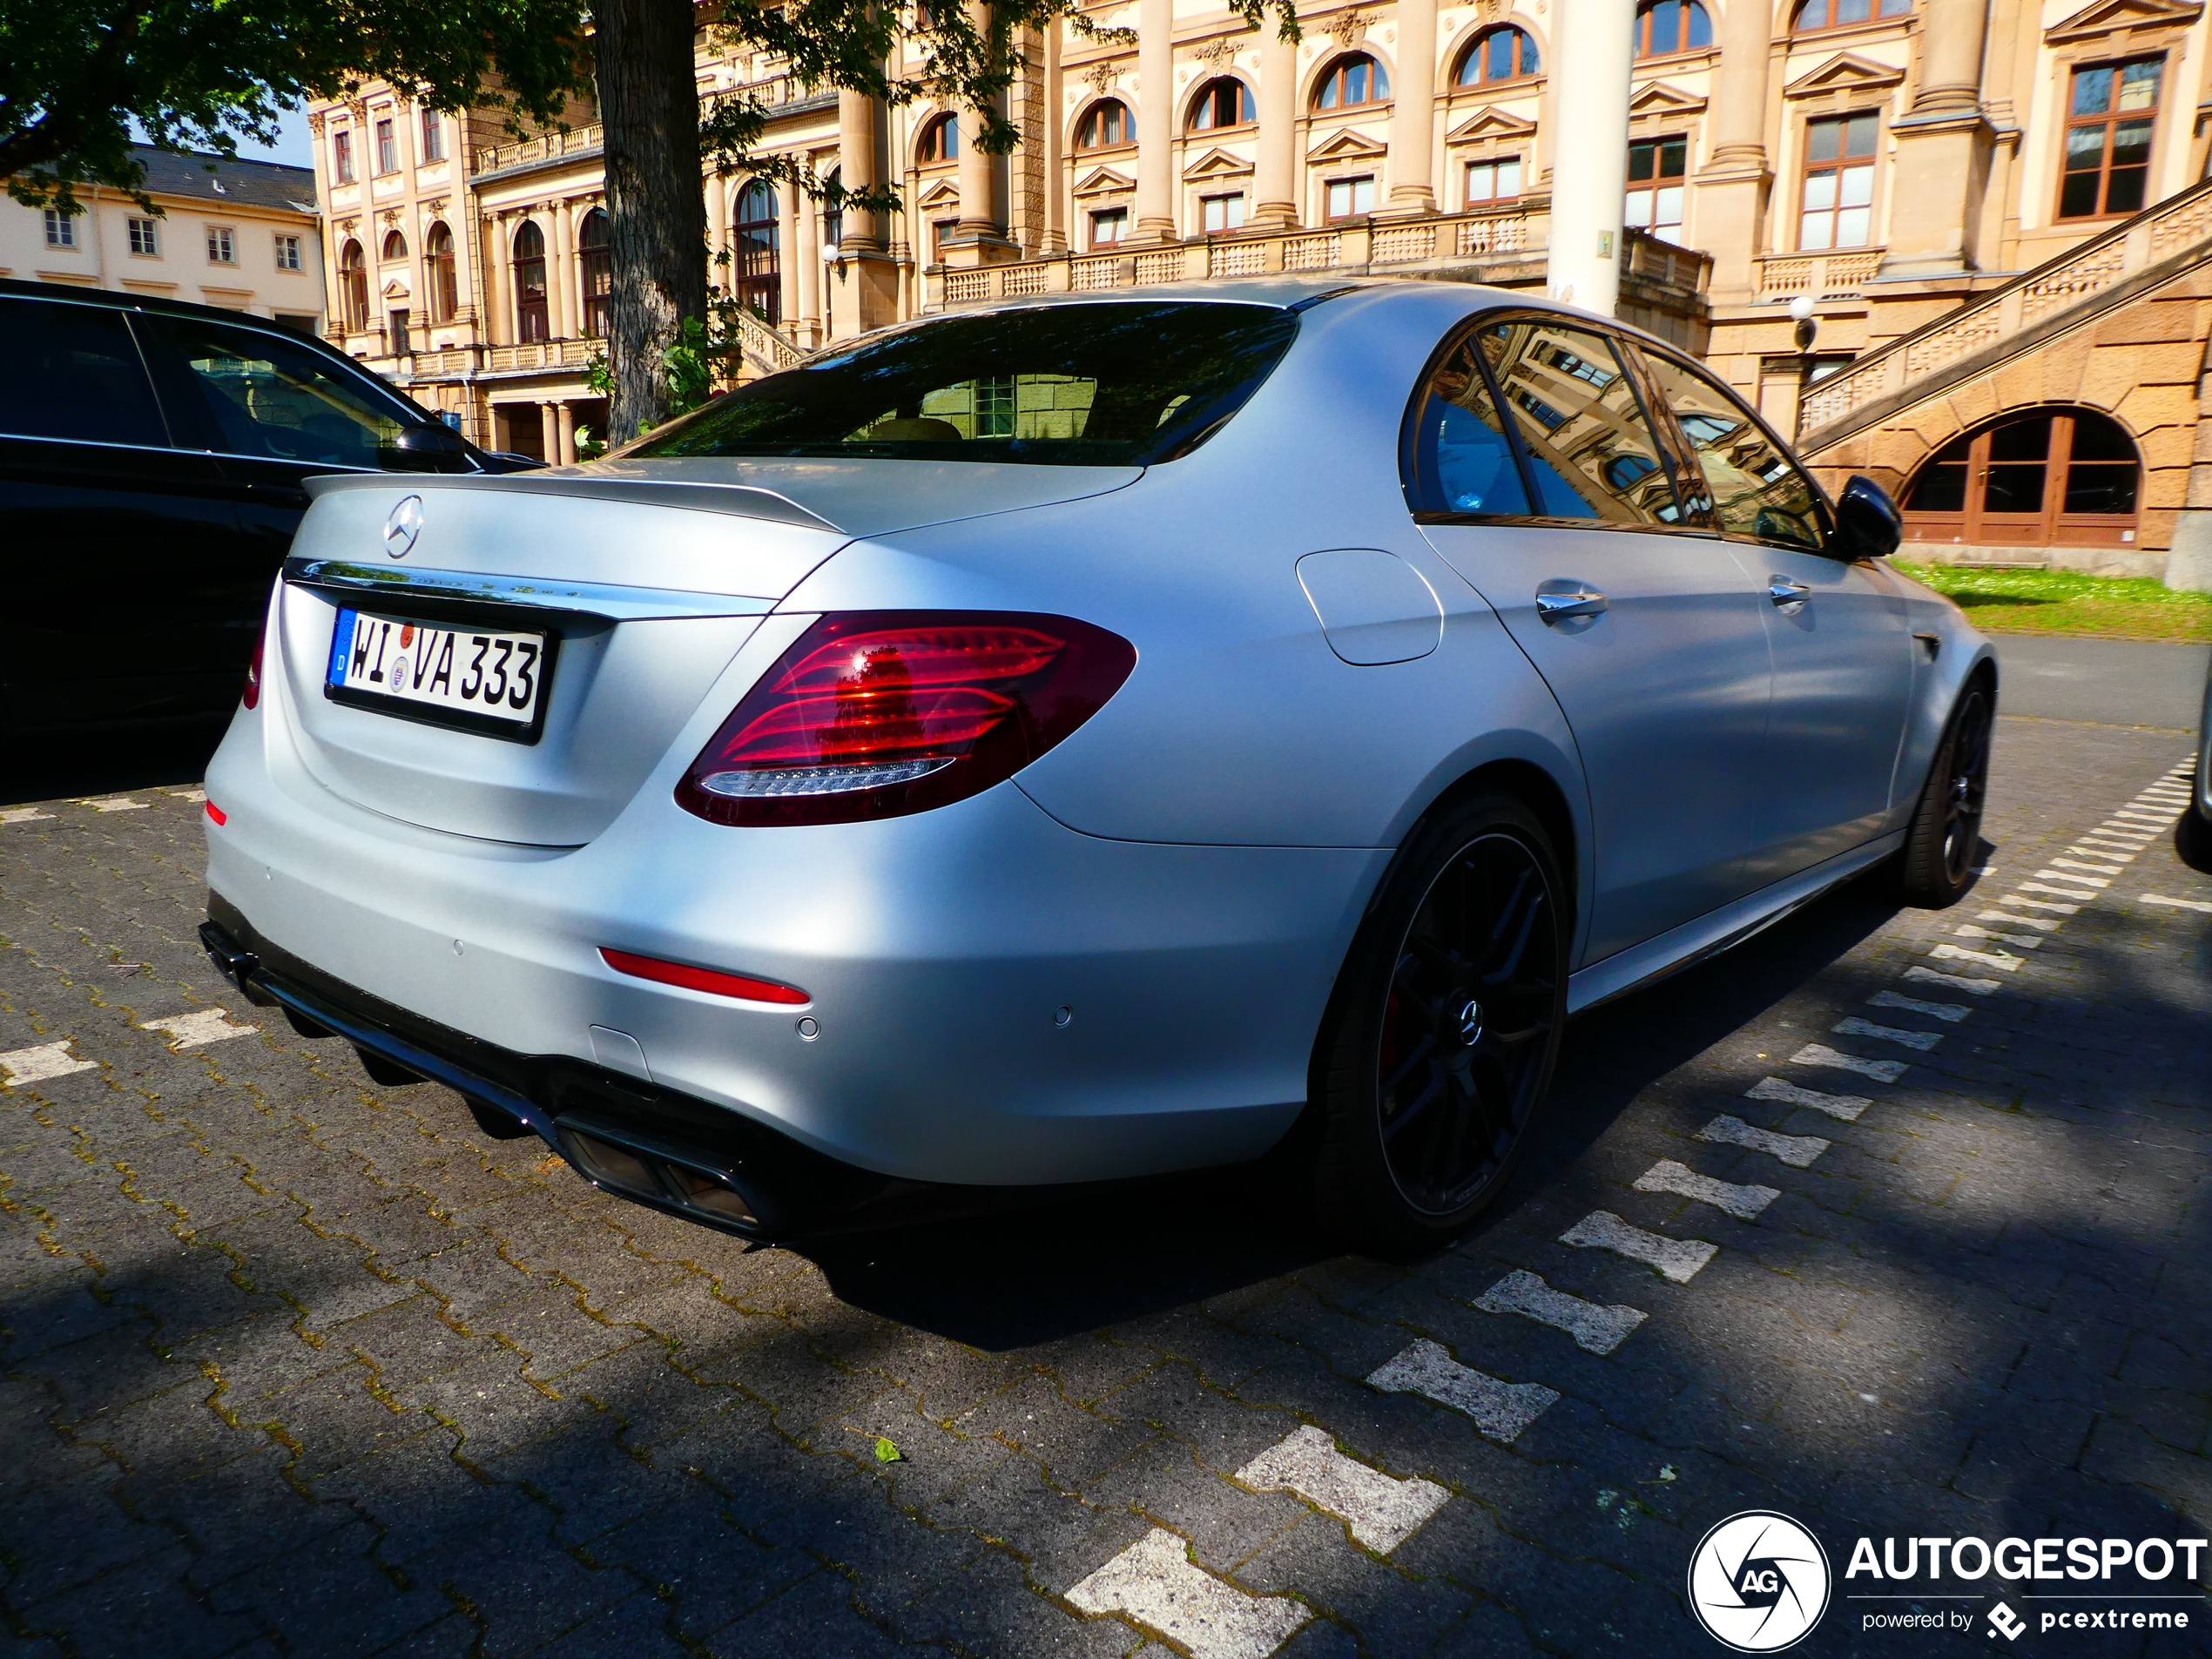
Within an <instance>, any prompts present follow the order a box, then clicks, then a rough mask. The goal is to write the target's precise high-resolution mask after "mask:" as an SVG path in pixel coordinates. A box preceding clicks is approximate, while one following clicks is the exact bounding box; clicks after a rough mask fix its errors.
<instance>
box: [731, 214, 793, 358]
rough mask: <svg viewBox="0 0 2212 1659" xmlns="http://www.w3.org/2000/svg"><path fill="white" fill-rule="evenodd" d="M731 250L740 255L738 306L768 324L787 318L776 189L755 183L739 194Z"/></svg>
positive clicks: (738, 256)
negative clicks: (746, 309)
mask: <svg viewBox="0 0 2212 1659" xmlns="http://www.w3.org/2000/svg"><path fill="white" fill-rule="evenodd" d="M731 228H732V239H731V246H732V251H733V252H734V253H736V255H737V261H738V270H737V293H738V304H739V305H741V306H745V307H748V308H750V309H751V310H753V311H757V312H759V314H760V315H761V316H762V317H763V318H764V319H765V320H767V321H769V322H778V321H780V320H782V318H783V314H784V282H783V270H782V264H781V261H780V260H779V258H778V255H779V251H780V246H781V243H780V237H779V233H778V229H777V224H776V187H775V186H774V185H772V184H770V183H769V182H768V181H767V180H766V179H754V180H753V181H752V183H751V184H749V185H746V186H745V188H744V189H743V190H741V191H739V192H738V211H737V216H736V221H735V223H734V224H733V225H732V227H731Z"/></svg>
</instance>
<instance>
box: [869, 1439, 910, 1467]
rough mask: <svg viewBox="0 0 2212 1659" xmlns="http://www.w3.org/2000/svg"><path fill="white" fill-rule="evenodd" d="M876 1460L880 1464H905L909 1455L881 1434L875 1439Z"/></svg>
mask: <svg viewBox="0 0 2212 1659" xmlns="http://www.w3.org/2000/svg"><path fill="white" fill-rule="evenodd" d="M875 1460H876V1461H877V1462H879V1463H903V1462H905V1461H906V1460H907V1454H906V1453H903V1452H901V1451H900V1449H899V1448H898V1447H896V1446H894V1445H893V1444H892V1443H891V1442H890V1441H889V1440H885V1439H884V1438H883V1436H881V1435H880V1434H879V1435H877V1436H876V1438H875Z"/></svg>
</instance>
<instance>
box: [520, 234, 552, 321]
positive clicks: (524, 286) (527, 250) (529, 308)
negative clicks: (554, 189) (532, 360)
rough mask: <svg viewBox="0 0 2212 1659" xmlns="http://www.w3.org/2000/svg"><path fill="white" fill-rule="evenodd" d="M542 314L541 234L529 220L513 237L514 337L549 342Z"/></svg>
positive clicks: (543, 297)
mask: <svg viewBox="0 0 2212 1659" xmlns="http://www.w3.org/2000/svg"><path fill="white" fill-rule="evenodd" d="M551 335H552V330H551V328H550V326H549V322H548V319H547V316H546V310H545V233H544V232H543V231H542V230H540V229H538V227H537V226H536V225H535V224H533V223H531V222H530V221H529V219H524V220H523V227H522V228H521V229H520V230H518V231H516V233H515V337H516V339H517V340H519V341H524V342H525V343H527V342H529V341H536V340H547V339H550V338H551Z"/></svg>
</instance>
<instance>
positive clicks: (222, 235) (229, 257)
mask: <svg viewBox="0 0 2212 1659" xmlns="http://www.w3.org/2000/svg"><path fill="white" fill-rule="evenodd" d="M207 262H208V264H210V265H236V264H237V263H238V247H237V245H236V244H235V243H234V242H233V240H232V239H231V229H230V226H227V225H210V226H208V227H207Z"/></svg>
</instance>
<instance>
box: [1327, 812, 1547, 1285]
mask: <svg viewBox="0 0 2212 1659" xmlns="http://www.w3.org/2000/svg"><path fill="white" fill-rule="evenodd" d="M1562 892H1563V887H1562V883H1561V880H1560V879H1559V875H1558V870H1557V866H1556V864H1555V862H1554V859H1553V857H1552V854H1551V849H1550V846H1549V842H1548V838H1547V837H1546V836H1545V834H1544V833H1543V830H1542V827H1541V825H1539V824H1538V823H1537V821H1536V820H1535V819H1534V817H1533V816H1532V815H1531V814H1530V813H1528V812H1527V809H1526V808H1525V807H1523V806H1521V804H1520V803H1519V802H1518V801H1514V800H1512V799H1510V798H1507V797H1496V796H1493V797H1486V798H1483V799H1479V800H1476V801H1472V802H1469V803H1467V804H1466V805H1465V806H1462V807H1460V809H1458V810H1456V811H1453V812H1452V813H1449V814H1447V817H1446V819H1445V820H1444V821H1443V822H1440V823H1438V824H1435V825H1432V826H1426V827H1425V829H1424V831H1423V832H1422V833H1420V834H1419V835H1417V836H1416V838H1415V840H1414V841H1413V842H1411V843H1409V844H1408V846H1407V849H1406V856H1405V857H1404V858H1402V859H1401V860H1400V862H1399V869H1398V871H1397V873H1395V874H1394V875H1393V878H1392V880H1391V882H1390V884H1389V886H1388V887H1387V888H1386V891H1385V894H1384V895H1383V897H1382V898H1381V900H1379V902H1378V904H1377V906H1376V907H1375V908H1374V910H1373V911H1372V912H1371V913H1370V915H1369V917H1368V922H1367V925H1366V927H1364V928H1363V929H1362V934H1361V938H1360V940H1359V942H1358V943H1356V944H1355V945H1354V947H1353V950H1352V959H1351V961H1348V962H1347V963H1346V971H1345V977H1344V979H1343V981H1341V982H1340V983H1339V993H1338V1003H1339V1006H1338V1007H1337V1008H1333V1009H1332V1023H1331V1028H1329V1029H1328V1030H1326V1031H1325V1034H1324V1038H1323V1050H1322V1053H1321V1054H1319V1055H1317V1060H1318V1061H1319V1062H1321V1063H1320V1064H1319V1065H1318V1066H1317V1071H1318V1072H1322V1073H1323V1075H1322V1076H1317V1083H1318V1084H1319V1085H1320V1087H1319V1090H1318V1093H1319V1097H1320V1099H1321V1100H1322V1102H1323V1103H1324V1105H1325V1111H1326V1123H1325V1130H1324V1137H1323V1144H1322V1148H1321V1153H1320V1158H1319V1163H1318V1189H1319V1193H1320V1197H1321V1203H1322V1208H1323V1211H1324V1213H1325V1216H1327V1217H1328V1218H1329V1219H1331V1220H1332V1221H1333V1222H1334V1223H1335V1224H1337V1225H1338V1226H1339V1229H1340V1230H1341V1231H1345V1232H1346V1233H1348V1234H1349V1235H1350V1236H1352V1238H1356V1239H1357V1240H1359V1242H1360V1243H1362V1244H1366V1245H1367V1246H1369V1247H1370V1248H1372V1249H1376V1250H1378V1251H1382V1252H1383V1253H1386V1254H1399V1253H1404V1252H1407V1251H1419V1250H1423V1249H1429V1248H1433V1247H1434V1246H1435V1245H1437V1244H1442V1243H1444V1242H1445V1241H1446V1240H1447V1239H1448V1238H1451V1237H1453V1235H1454V1234H1456V1233H1457V1232H1459V1231H1462V1230H1463V1229H1464V1228H1465V1227H1466V1226H1467V1224H1468V1223H1469V1222H1471V1221H1472V1220H1473V1219H1474V1217H1475V1216H1476V1215H1478V1214H1479V1213H1480V1211H1481V1210H1482V1209H1483V1207H1484V1206H1485V1205H1487V1204H1488V1203H1489V1202H1490V1201H1491V1200H1492V1199H1493V1198H1494V1197H1496V1196H1497V1194H1498V1193H1499V1191H1500V1190H1502V1188H1503V1187H1504V1185H1505V1183H1506V1179H1507V1174H1508V1173H1509V1171H1510V1170H1511V1169H1512V1167H1513V1165H1514V1163H1515V1161H1516V1159H1517V1157H1518V1155H1519V1154H1520V1152H1521V1150H1522V1148H1523V1146H1524V1145H1525V1143H1526V1142H1527V1131H1528V1129H1529V1126H1530V1123H1531V1120H1532V1119H1533V1118H1534V1116H1535V1113H1536V1109H1537V1107H1538V1105H1539V1103H1541V1100H1542V1098H1543V1096H1544V1092H1545V1090H1546V1089H1547V1088H1548V1086H1549V1084H1550V1082H1551V1074H1552V1069H1553V1067H1554V1063H1555V1062H1556V1061H1557V1058H1558V1054H1559V1045H1560V1039H1561V1031H1562V1028H1563V1027H1564V1024H1565V1016H1566V974H1565V965H1566V949H1567V917H1566V911H1565V907H1564V905H1563V903H1562V901H1561V894H1562Z"/></svg>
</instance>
